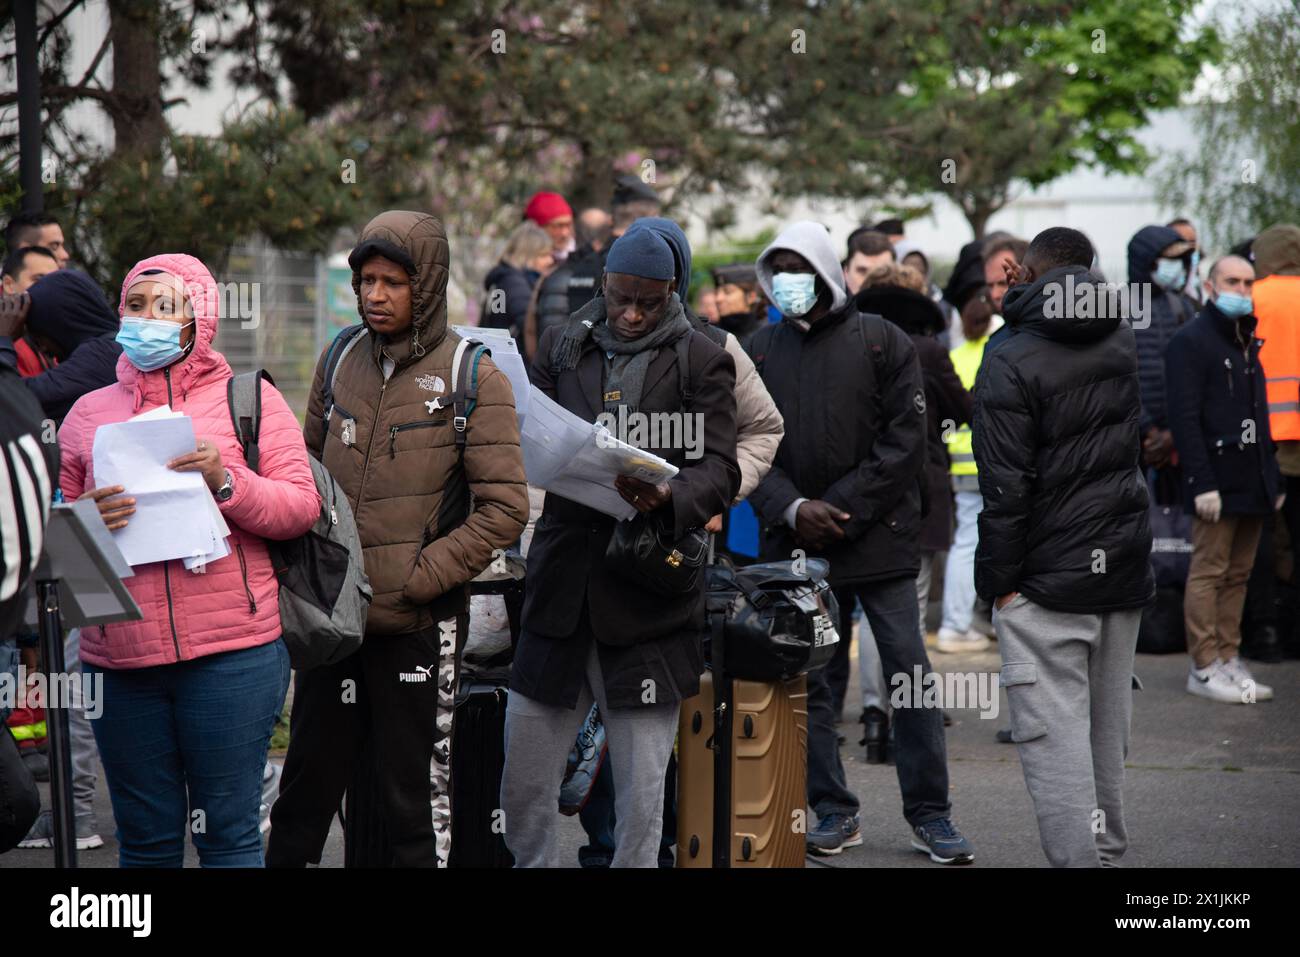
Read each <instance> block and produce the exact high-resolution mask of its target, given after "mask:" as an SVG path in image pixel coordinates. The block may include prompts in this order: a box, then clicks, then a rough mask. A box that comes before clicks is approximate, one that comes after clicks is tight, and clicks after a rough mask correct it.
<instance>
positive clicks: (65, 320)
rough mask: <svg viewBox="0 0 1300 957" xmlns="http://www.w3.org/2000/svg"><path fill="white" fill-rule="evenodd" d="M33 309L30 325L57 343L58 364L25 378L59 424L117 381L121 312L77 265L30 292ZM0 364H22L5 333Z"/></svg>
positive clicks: (0, 343) (0, 344) (52, 275)
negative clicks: (83, 399) (90, 396)
mask: <svg viewBox="0 0 1300 957" xmlns="http://www.w3.org/2000/svg"><path fill="white" fill-rule="evenodd" d="M28 295H29V296H31V299H32V304H31V308H30V309H29V310H28V312H27V329H28V331H30V332H34V333H36V334H37V335H40V336H42V337H44V338H45V339H48V340H49V341H50V342H51V343H53V344H54V348H55V351H56V354H57V355H58V357H59V364H58V365H57V366H55V367H54V368H53V369H50V370H49V371H48V372H43V373H41V374H40V375H38V376H32V377H30V378H27V379H24V380H23V381H24V382H25V383H26V384H27V388H28V389H30V390H31V393H32V395H34V396H35V397H36V401H37V402H39V403H40V404H41V408H42V409H44V411H45V415H46V416H47V417H48V418H51V419H53V420H54V421H55V423H56V424H58V423H59V422H62V421H63V417H64V416H65V415H67V414H68V410H70V409H71V408H72V404H73V403H74V402H76V401H77V400H78V399H80V398H81V397H82V396H83V395H85V394H86V393H87V392H94V391H95V390H96V389H102V388H103V387H104V386H106V385H112V384H113V383H114V382H116V381H117V357H118V356H120V355H121V354H122V347H121V346H119V345H118V344H117V342H116V341H115V339H114V337H115V336H116V335H117V329H118V320H117V315H116V314H115V313H114V312H113V310H112V309H111V308H110V307H109V305H108V300H107V299H105V298H104V291H103V290H102V289H100V288H99V286H97V285H96V284H95V281H94V280H93V279H91V278H90V277H89V276H87V275H86V274H85V273H83V272H77V271H76V270H75V269H60V270H59V271H58V272H53V273H50V274H49V275H48V276H45V277H43V278H42V279H40V280H38V281H37V282H36V284H35V285H33V286H32V288H31V289H29V290H28ZM0 362H4V363H6V364H8V365H10V366H12V367H14V368H17V367H18V355H17V353H16V352H15V351H14V344H13V340H11V339H10V338H9V337H8V336H0Z"/></svg>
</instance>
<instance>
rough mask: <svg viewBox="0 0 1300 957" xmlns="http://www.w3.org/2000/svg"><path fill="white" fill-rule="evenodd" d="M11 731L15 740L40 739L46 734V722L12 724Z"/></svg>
mask: <svg viewBox="0 0 1300 957" xmlns="http://www.w3.org/2000/svg"><path fill="white" fill-rule="evenodd" d="M9 733H10V734H12V735H13V736H14V740H15V741H39V740H41V739H42V738H44V737H45V736H46V733H45V722H44V721H37V722H36V723H35V724H17V725H10V726H9Z"/></svg>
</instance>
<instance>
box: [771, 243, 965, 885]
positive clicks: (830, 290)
mask: <svg viewBox="0 0 1300 957" xmlns="http://www.w3.org/2000/svg"><path fill="white" fill-rule="evenodd" d="M757 267H758V277H759V281H760V282H761V283H762V285H763V289H764V291H765V292H766V293H767V294H768V297H769V298H770V299H771V300H772V301H773V302H774V303H776V306H777V308H778V309H780V310H781V312H782V314H783V316H784V317H785V318H784V320H783V321H782V322H780V323H776V324H772V325H768V326H765V327H764V328H762V329H759V330H758V331H757V332H756V333H754V335H753V337H752V338H751V339H750V341H749V343H748V344H747V348H748V349H749V352H750V355H751V356H753V358H754V364H755V366H757V367H758V371H759V375H761V376H762V377H763V383H764V384H765V385H766V386H767V389H768V392H770V393H771V395H772V398H773V400H774V401H775V402H776V405H777V408H778V409H779V410H780V412H781V415H782V417H783V418H784V420H785V423H786V431H785V435H784V437H783V438H782V440H781V445H780V446H779V447H778V449H777V453H776V460H775V462H774V463H773V465H772V468H771V470H770V471H769V472H768V473H767V475H766V476H765V477H764V478H763V480H762V481H761V482H760V483H759V484H758V488H756V489H755V490H754V492H753V493H752V494H751V495H750V502H751V503H752V504H753V506H754V510H755V511H756V512H757V513H758V515H759V518H760V520H761V522H762V526H763V530H762V538H761V547H762V552H763V558H764V559H769V560H776V559H789V558H791V557H792V556H793V555H795V554H796V550H801V551H802V554H804V555H807V556H811V557H818V558H825V559H827V560H828V561H829V562H830V584H831V586H832V588H834V589H835V593H836V597H837V599H838V601H839V604H840V610H841V634H842V635H844V636H845V641H844V642H843V644H842V652H841V654H843V655H845V656H846V655H847V645H848V642H847V636H848V634H849V628H850V627H851V625H850V623H849V622H848V621H847V619H848V612H849V610H850V609H852V607H853V604H854V602H855V601H860V602H861V603H862V607H863V609H864V610H865V612H866V615H867V620H868V621H869V622H870V623H871V630H872V632H873V633H874V635H875V638H876V643H877V645H878V647H879V650H880V657H881V662H882V664H883V666H884V670H885V675H886V677H887V678H888V679H889V683H890V687H891V688H892V689H893V690H894V694H893V695H892V696H891V697H893V698H894V699H895V700H894V702H892V703H894V704H895V707H896V709H897V710H896V717H895V738H896V741H897V745H898V778H899V784H900V786H901V790H902V794H903V815H904V817H905V818H906V819H907V822H908V825H909V826H910V827H911V828H912V832H913V836H912V846H913V847H914V848H916V849H917V850H920V851H924V852H926V853H928V854H929V855H930V858H931V860H933V861H936V862H937V863H942V864H954V863H957V864H965V863H969V862H970V861H972V860H974V851H973V849H972V848H971V846H970V843H969V842H968V841H967V840H966V839H965V838H964V837H962V835H961V834H960V833H959V832H958V831H957V829H956V827H954V826H953V823H952V820H951V818H950V813H951V805H950V804H949V802H948V767H947V755H946V753H945V747H944V732H943V712H942V710H941V708H940V707H937V706H929V707H926V706H915V705H918V704H920V703H921V702H923V701H925V700H926V699H927V698H930V699H933V695H932V694H931V695H924V694H922V688H920V687H915V688H913V687H912V686H913V685H914V684H917V683H920V682H922V681H924V682H925V683H927V684H928V682H929V681H930V680H931V679H930V678H922V676H924V675H929V674H930V671H931V669H930V662H929V659H928V658H927V657H926V653H925V645H924V643H923V641H922V639H921V632H920V627H919V623H918V611H917V603H916V576H917V573H918V571H919V570H920V546H919V535H920V522H921V496H922V469H923V466H924V464H925V452H926V434H927V428H928V424H927V418H926V402H925V387H924V383H923V380H922V377H921V368H920V365H919V363H918V362H917V358H916V349H915V347H914V346H913V345H912V341H911V339H910V338H909V337H908V336H907V334H906V333H904V332H903V331H902V330H901V329H899V328H898V327H897V326H896V325H894V324H893V323H891V322H886V321H885V320H884V319H882V318H881V317H880V316H877V315H874V314H870V313H862V312H860V311H859V310H858V308H857V306H856V304H855V302H854V300H852V299H850V298H849V296H848V295H847V294H846V292H845V290H844V279H843V272H842V270H841V269H840V264H839V262H838V261H837V259H836V256H835V250H834V248H833V247H832V245H831V241H830V236H829V235H828V234H827V232H826V229H825V227H823V226H822V225H821V224H820V223H813V222H801V223H795V224H793V225H791V226H789V227H787V228H786V229H785V230H783V231H782V233H781V234H780V235H779V236H778V237H777V238H776V239H775V240H774V241H773V242H772V244H771V245H770V246H768V247H767V249H765V250H764V251H763V253H762V255H761V256H759V258H758V264H757ZM841 664H843V665H847V661H844V662H841ZM829 668H830V666H829V665H828V666H827V668H826V669H819V670H817V671H814V672H812V673H811V674H809V676H808V679H809V680H808V798H809V803H810V804H811V805H812V807H813V810H814V811H815V812H816V813H817V816H818V824H817V826H816V827H815V828H814V829H813V830H812V831H811V832H810V833H809V834H808V847H809V850H810V851H811V852H812V853H814V854H838V853H839V852H840V851H841V850H842V849H843V848H845V847H853V846H855V845H858V844H861V843H862V833H861V830H860V828H859V824H858V814H857V811H858V800H857V797H856V796H855V795H854V794H853V793H852V792H851V791H849V790H848V788H847V786H846V784H845V779H844V768H843V765H842V764H841V763H840V757H839V748H838V741H837V735H836V732H835V719H836V717H838V716H837V715H836V714H834V707H833V705H832V703H831V691H830V688H829V685H828V683H827V679H826V676H825V675H824V674H823V673H822V672H823V671H825V670H828V669H829ZM938 704H942V702H938Z"/></svg>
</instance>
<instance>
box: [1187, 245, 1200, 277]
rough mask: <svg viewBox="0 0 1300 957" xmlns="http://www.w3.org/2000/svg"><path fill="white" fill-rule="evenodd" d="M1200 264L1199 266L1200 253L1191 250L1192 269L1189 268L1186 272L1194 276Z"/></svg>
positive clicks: (1196, 250) (1197, 250)
mask: <svg viewBox="0 0 1300 957" xmlns="http://www.w3.org/2000/svg"><path fill="white" fill-rule="evenodd" d="M1200 264H1201V252H1200V250H1199V249H1193V250H1192V268H1191V269H1190V270H1188V272H1189V273H1190V274H1191V275H1192V276H1195V275H1196V268H1197V267H1198V266H1199V265H1200Z"/></svg>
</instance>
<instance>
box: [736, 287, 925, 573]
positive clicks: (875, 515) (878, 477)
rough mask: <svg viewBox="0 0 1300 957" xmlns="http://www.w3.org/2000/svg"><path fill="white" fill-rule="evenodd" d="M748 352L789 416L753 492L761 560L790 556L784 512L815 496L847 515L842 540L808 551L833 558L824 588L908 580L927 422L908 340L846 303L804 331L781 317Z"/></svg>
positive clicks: (914, 568) (914, 564) (915, 554)
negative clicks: (874, 349)
mask: <svg viewBox="0 0 1300 957" xmlns="http://www.w3.org/2000/svg"><path fill="white" fill-rule="evenodd" d="M869 342H870V343H874V344H877V345H878V346H879V347H880V350H881V353H882V358H881V359H880V360H879V361H877V360H875V359H873V358H872V356H871V355H870V354H869V349H870V348H871V346H870V345H868V343H869ZM746 348H747V349H748V351H749V354H750V355H751V356H753V358H754V364H755V365H756V366H757V367H758V371H759V374H760V375H761V376H762V377H763V384H764V385H766V386H767V391H768V392H770V393H771V395H772V399H773V400H774V401H775V402H776V406H777V408H778V409H779V410H780V412H781V415H782V417H783V418H784V419H785V437H784V438H783V439H782V440H781V445H780V447H779V448H778V449H777V453H776V461H775V462H774V463H773V464H772V468H771V471H769V472H768V473H767V476H766V477H765V478H764V479H763V481H761V482H760V483H759V484H758V488H757V489H755V490H754V491H753V492H752V493H751V494H750V496H749V501H750V504H752V505H753V506H754V510H755V511H756V512H757V513H758V515H759V518H760V519H761V522H762V535H761V541H760V548H761V549H762V555H763V558H764V559H765V560H776V559H788V558H790V556H791V553H792V552H793V551H794V548H795V542H794V536H793V534H792V530H791V529H790V528H789V527H787V526H786V524H785V520H784V514H785V510H786V509H787V508H788V507H789V506H790V504H791V503H792V502H794V501H795V499H798V498H809V499H821V500H823V501H826V502H829V503H831V504H832V505H834V506H836V507H837V508H840V509H843V510H844V511H846V512H848V513H849V515H851V516H852V517H851V518H850V519H849V521H848V522H846V523H845V524H844V526H843V528H844V532H845V536H846V537H845V539H844V541H842V542H840V543H838V544H836V545H834V546H831V547H830V548H828V549H826V550H825V551H824V552H820V553H818V554H817V555H816V556H813V557H819V558H826V559H828V560H829V561H830V565H831V568H830V582H831V584H832V585H834V586H837V587H838V586H840V585H853V584H858V583H862V582H868V581H879V580H885V579H890V578H900V577H905V576H915V575H916V573H917V572H918V571H919V570H920V566H921V559H920V553H919V551H918V543H917V536H918V533H919V531H920V521H921V485H920V481H919V479H920V478H921V475H922V469H923V467H924V465H925V450H926V424H927V423H926V402H925V386H924V383H923V381H922V378H921V367H920V365H919V364H918V362H917V358H916V347H915V346H913V345H912V340H911V339H910V338H908V336H907V335H906V334H905V333H904V332H903V331H902V330H901V329H899V328H898V327H897V326H895V325H894V324H893V323H892V322H886V321H885V320H884V319H882V318H881V317H880V316H876V315H869V314H863V313H861V312H859V311H858V309H857V306H856V305H854V303H853V302H852V301H849V302H848V303H846V304H845V305H844V306H842V307H841V308H840V309H839V310H838V311H837V312H833V313H831V314H830V315H828V316H825V317H824V318H822V319H820V320H818V321H817V322H816V323H814V324H813V326H812V328H811V329H809V330H808V332H806V333H805V332H801V331H800V330H799V329H798V327H796V326H795V325H793V324H792V323H790V322H789V321H784V322H780V323H776V324H773V325H767V326H764V327H763V328H762V329H759V330H758V331H757V332H756V333H754V335H753V336H752V337H750V340H749V342H748V343H746Z"/></svg>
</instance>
